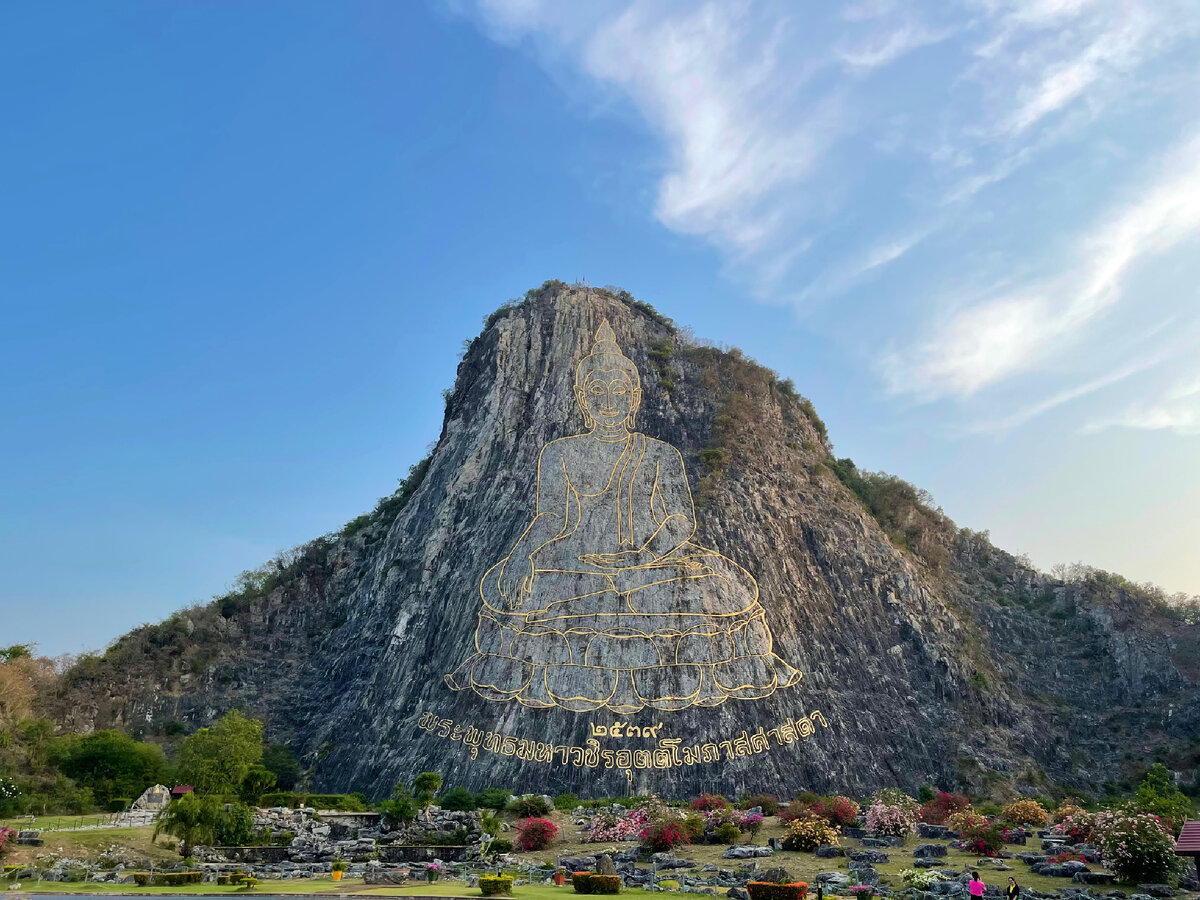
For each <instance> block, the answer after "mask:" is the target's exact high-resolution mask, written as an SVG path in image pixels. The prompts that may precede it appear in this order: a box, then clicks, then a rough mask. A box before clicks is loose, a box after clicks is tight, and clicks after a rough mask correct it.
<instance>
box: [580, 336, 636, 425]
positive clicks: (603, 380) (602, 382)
mask: <svg viewBox="0 0 1200 900" xmlns="http://www.w3.org/2000/svg"><path fill="white" fill-rule="evenodd" d="M575 399H576V400H577V401H578V402H579V409H580V411H581V412H582V413H583V421H584V425H585V426H586V427H587V429H588V430H589V431H591V430H594V429H597V428H600V429H603V430H606V431H615V430H617V429H618V428H620V427H622V426H624V428H625V430H626V431H632V430H633V422H634V416H635V415H636V414H637V408H638V404H640V403H641V402H642V382H641V378H640V377H639V376H638V370H637V366H635V365H634V364H633V362H632V361H630V359H629V357H627V356H626V355H625V354H624V353H622V352H621V348H620V347H618V346H617V338H616V335H614V334H613V330H612V328H611V327H610V326H609V324H608V319H605V320H604V321H603V322H601V323H600V327H599V328H598V329H597V330H596V342H595V343H594V344H593V345H592V352H591V353H589V354H588V355H587V356H585V357H584V358H583V359H581V360H580V361H579V365H578V366H577V367H576V368H575Z"/></svg>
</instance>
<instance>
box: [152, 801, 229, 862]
mask: <svg viewBox="0 0 1200 900" xmlns="http://www.w3.org/2000/svg"><path fill="white" fill-rule="evenodd" d="M220 815H221V804H220V803H218V802H217V799H216V798H215V797H197V796H196V795H195V794H184V795H183V796H182V797H180V798H179V799H178V800H172V801H171V802H170V803H169V804H168V805H167V808H166V809H164V810H163V811H162V812H161V813H159V814H158V819H157V820H156V821H155V823H154V839H155V840H157V839H158V835H159V833H160V832H161V833H163V834H169V835H171V836H172V837H177V838H179V840H180V841H182V842H183V843H182V845H181V846H180V848H179V855H180V856H183V857H185V858H186V857H188V856H191V855H192V846H193V845H194V844H197V843H200V842H202V841H211V840H212V839H213V836H214V834H215V833H216V827H217V820H218V819H219V818H220Z"/></svg>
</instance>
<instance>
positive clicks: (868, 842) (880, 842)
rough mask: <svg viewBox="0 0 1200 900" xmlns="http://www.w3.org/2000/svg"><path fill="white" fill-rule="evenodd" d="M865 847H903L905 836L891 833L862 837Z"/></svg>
mask: <svg viewBox="0 0 1200 900" xmlns="http://www.w3.org/2000/svg"><path fill="white" fill-rule="evenodd" d="M862 845H863V846H864V847H903V846H904V838H902V837H896V836H895V835H891V834H872V835H868V836H867V837H864V838H863V839H862Z"/></svg>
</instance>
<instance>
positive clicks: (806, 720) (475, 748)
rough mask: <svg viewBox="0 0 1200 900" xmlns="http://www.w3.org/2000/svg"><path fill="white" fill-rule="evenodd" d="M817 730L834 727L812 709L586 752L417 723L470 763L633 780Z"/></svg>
mask: <svg viewBox="0 0 1200 900" xmlns="http://www.w3.org/2000/svg"><path fill="white" fill-rule="evenodd" d="M817 726H820V727H822V728H828V727H829V723H828V722H827V721H825V717H824V716H823V715H821V713H820V711H819V710H813V711H812V712H811V713H809V714H808V715H807V716H803V717H802V718H799V719H793V718H789V719H787V720H785V721H783V722H781V723H779V724H778V725H776V726H775V727H773V728H761V727H760V728H758V729H757V730H756V731H753V732H749V731H746V730H743V731H742V732H741V733H740V734H737V735H734V736H733V737H730V738H726V739H724V740H718V741H706V742H704V743H694V742H688V743H684V740H683V738H667V737H662V738H657V739H656V743H655V745H654V746H653V747H649V748H646V747H642V748H631V747H619V748H616V749H610V748H606V747H602V746H601V745H600V741H599V740H597V739H596V738H594V737H593V738H590V739H589V740H588V741H586V742H585V746H583V747H578V746H567V745H564V744H549V743H545V742H543V741H534V740H529V739H527V738H519V737H516V736H515V735H511V734H505V733H503V732H499V731H485V730H483V729H480V728H476V727H475V726H473V725H463V724H462V723H460V722H455V721H454V720H453V719H444V718H441V717H439V716H437V715H435V714H434V713H431V712H426V713H423V714H422V715H421V717H420V718H419V719H418V720H417V727H418V728H420V729H421V730H423V731H426V732H428V733H429V734H433V735H436V736H437V737H440V738H446V739H447V740H450V741H455V742H458V743H461V744H462V745H463V746H464V747H467V748H469V749H470V751H471V759H478V757H479V751H480V750H483V751H484V752H487V753H495V754H498V755H500V756H515V757H516V758H517V759H521V760H525V761H528V762H535V763H545V764H548V765H549V764H557V765H560V766H575V767H577V768H586V769H617V770H623V771H624V772H625V775H626V777H627V778H629V779H631V780H632V778H633V772H634V771H635V770H645V769H651V770H663V769H673V768H678V767H680V766H697V765H702V764H705V763H715V762H719V761H720V760H721V759H722V758H724V759H725V760H728V761H732V760H735V759H742V758H745V757H747V756H754V755H755V754H758V753H765V752H767V751H769V750H770V749H771V748H772V745H774V746H778V747H785V746H787V745H789V744H794V743H796V742H797V741H798V740H801V739H804V738H808V737H811V736H812V735H813V734H814V733H815V732H816V730H817ZM593 733H595V732H593ZM610 736H611V735H610ZM772 742H773V744H772Z"/></svg>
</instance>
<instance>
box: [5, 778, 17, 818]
mask: <svg viewBox="0 0 1200 900" xmlns="http://www.w3.org/2000/svg"><path fill="white" fill-rule="evenodd" d="M20 793H21V789H20V788H18V787H17V783H16V782H15V781H13V780H12V779H11V778H8V777H7V776H4V775H0V815H6V814H8V813H11V812H15V811H16V809H17V796H18V795H19V794H20Z"/></svg>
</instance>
